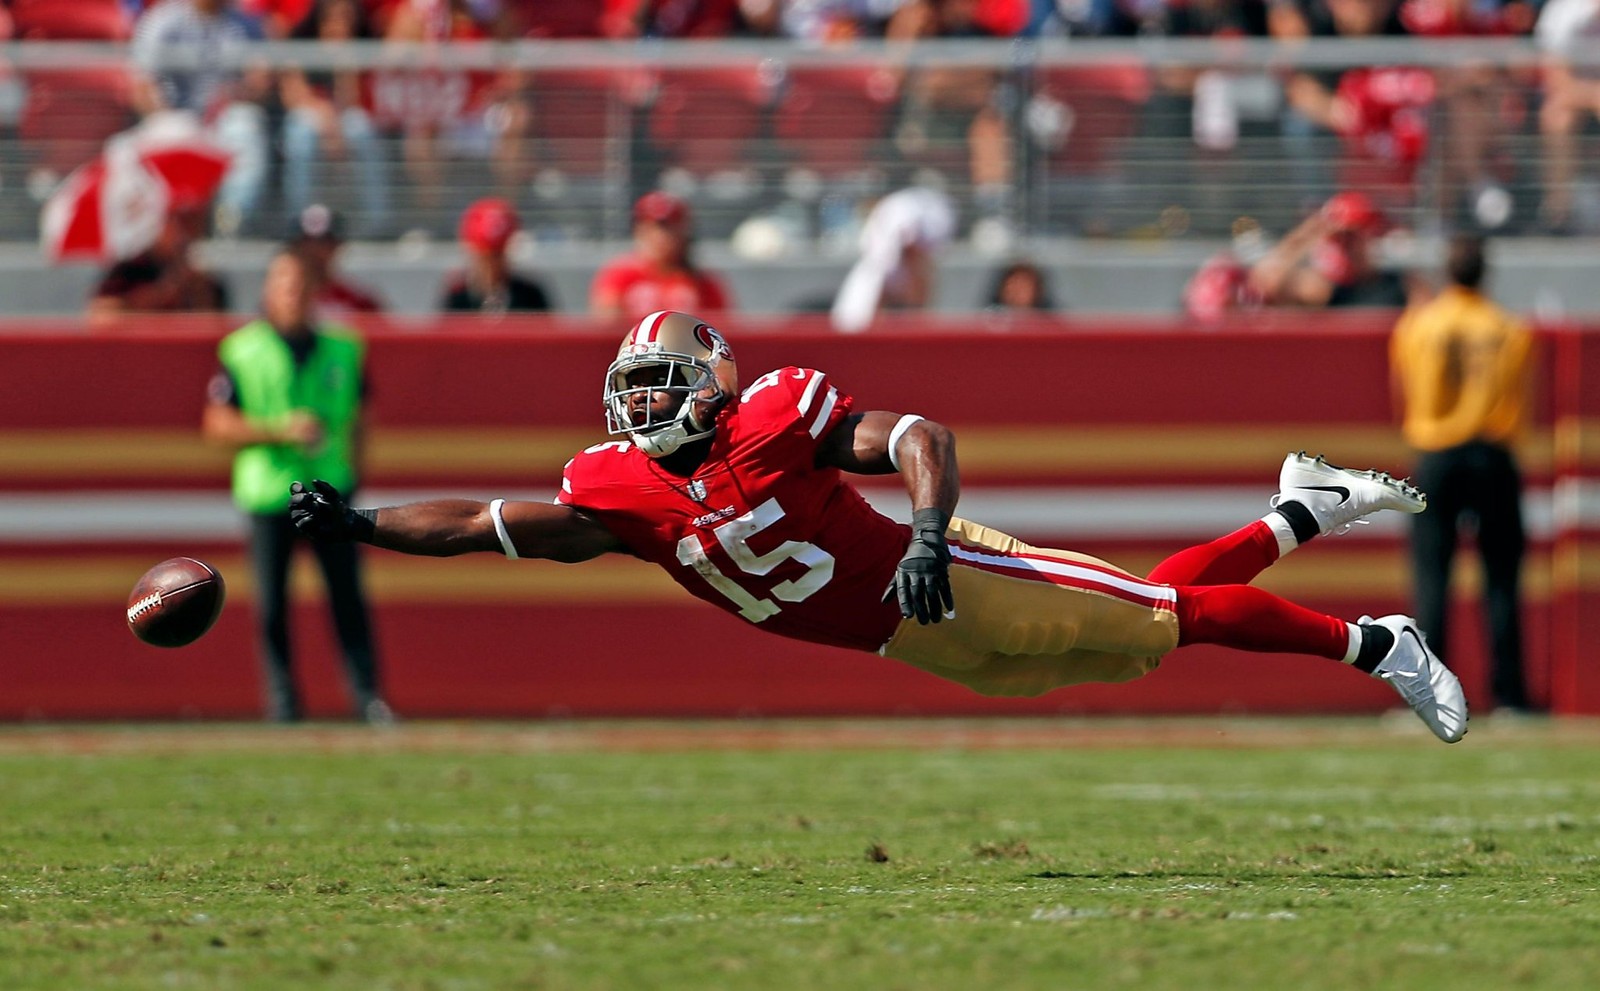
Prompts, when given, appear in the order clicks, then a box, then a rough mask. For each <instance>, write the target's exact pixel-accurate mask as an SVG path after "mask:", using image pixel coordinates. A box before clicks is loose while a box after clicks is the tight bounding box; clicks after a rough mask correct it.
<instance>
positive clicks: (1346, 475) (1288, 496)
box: [1268, 451, 1428, 536]
mask: <svg viewBox="0 0 1600 991" xmlns="http://www.w3.org/2000/svg"><path fill="white" fill-rule="evenodd" d="M1290 501H1293V502H1298V503H1299V504H1300V505H1302V506H1304V507H1306V508H1307V509H1309V510H1311V515H1312V516H1314V517H1316V520H1317V527H1318V529H1319V530H1320V531H1321V533H1322V535H1323V536H1327V535H1328V534H1330V533H1345V532H1347V531H1348V530H1349V529H1350V528H1351V527H1353V526H1355V525H1357V524H1362V523H1366V522H1367V521H1366V520H1364V519H1362V517H1364V516H1366V515H1367V514H1369V513H1375V512H1377V511H1378V510H1380V509H1393V510H1397V511H1399V512H1402V513H1420V512H1422V511H1423V510H1424V509H1427V508H1428V497H1427V496H1426V495H1425V494H1423V492H1422V490H1421V489H1418V488H1417V487H1416V486H1415V485H1412V484H1411V483H1409V482H1407V481H1406V480H1405V479H1401V478H1395V477H1394V476H1393V475H1390V474H1389V473H1388V472H1386V471H1371V470H1367V471H1356V470H1355V469H1353V468H1340V467H1339V466H1338V465H1331V464H1329V463H1328V462H1326V461H1324V460H1323V458H1322V455H1320V454H1319V455H1317V456H1316V457H1314V458H1313V457H1311V456H1309V455H1307V454H1306V452H1304V451H1299V452H1296V453H1294V454H1291V455H1289V456H1288V457H1286V458H1284V459H1283V469H1282V470H1281V471H1279V472H1278V494H1277V495H1275V496H1273V497H1272V498H1271V499H1270V500H1269V501H1268V504H1269V505H1271V506H1273V507H1276V506H1277V505H1278V504H1279V503H1283V502H1290Z"/></svg>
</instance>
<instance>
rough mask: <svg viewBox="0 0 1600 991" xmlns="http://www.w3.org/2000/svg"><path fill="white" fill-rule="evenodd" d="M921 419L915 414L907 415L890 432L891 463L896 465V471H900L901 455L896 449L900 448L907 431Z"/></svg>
mask: <svg viewBox="0 0 1600 991" xmlns="http://www.w3.org/2000/svg"><path fill="white" fill-rule="evenodd" d="M920 419H922V417H920V416H918V415H917V414H915V413H907V414H906V415H905V416H902V417H901V418H900V422H899V423H896V424H895V425H894V429H893V430H891V431H889V463H890V464H892V465H894V470H895V471H899V470H900V453H899V452H898V451H896V450H895V448H897V447H899V446H900V438H902V437H904V436H905V435H906V431H907V430H910V429H911V425H912V424H913V423H916V422H917V421H918V420H920Z"/></svg>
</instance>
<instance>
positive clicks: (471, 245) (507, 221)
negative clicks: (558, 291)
mask: <svg viewBox="0 0 1600 991" xmlns="http://www.w3.org/2000/svg"><path fill="white" fill-rule="evenodd" d="M521 227H522V222H521V221H520V220H519V219H518V218H517V211H516V210H514V209H513V208H512V206H511V204H510V203H507V202H506V201H505V200H501V199H485V200H479V201H477V202H476V203H474V204H472V205H471V206H469V207H467V209H466V212H465V213H463V214H462V215H461V226H460V229H459V231H458V236H459V237H460V239H461V246H462V248H463V249H464V250H465V251H466V254H467V267H466V270H465V271H462V272H458V273H456V274H455V275H453V276H452V277H451V279H450V281H449V283H447V284H446V286H445V291H444V298H443V299H442V300H441V301H440V304H439V308H440V309H442V310H444V311H445V312H447V313H491V314H501V313H542V312H544V311H546V310H549V309H552V306H551V303H550V297H549V296H548V295H547V294H546V293H545V291H544V287H543V286H541V285H539V283H537V282H534V281H533V280H532V279H525V278H523V277H522V276H520V275H518V274H516V273H515V272H513V271H511V264H510V262H509V261H508V260H507V258H506V245H507V244H508V243H510V241H511V236H512V235H513V234H515V233H516V232H517V231H518V230H519V229H520V228H521Z"/></svg>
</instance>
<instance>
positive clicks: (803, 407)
mask: <svg viewBox="0 0 1600 991" xmlns="http://www.w3.org/2000/svg"><path fill="white" fill-rule="evenodd" d="M824 378H827V376H825V375H823V374H822V373H821V372H816V371H814V372H812V373H811V381H809V382H807V383H806V391H804V392H802V393H800V402H799V403H797V404H796V408H797V409H799V410H800V418H801V419H802V420H803V419H805V416H806V414H807V413H809V412H811V403H812V401H813V400H815V399H816V398H817V389H818V388H819V387H820V386H821V385H822V380H823V379H824Z"/></svg>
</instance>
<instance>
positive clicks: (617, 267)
mask: <svg viewBox="0 0 1600 991" xmlns="http://www.w3.org/2000/svg"><path fill="white" fill-rule="evenodd" d="M589 295H590V298H591V299H603V298H604V299H609V298H615V299H617V300H619V301H620V302H621V303H622V315H623V316H625V317H627V318H628V319H629V320H642V319H644V318H645V317H646V316H649V315H650V314H652V313H655V312H657V311H659V310H681V311H682V312H684V313H717V312H720V311H722V310H726V309H728V307H729V302H728V290H727V289H726V288H725V287H724V286H723V285H722V283H721V282H720V281H719V280H718V279H717V278H716V276H714V275H711V274H710V273H708V272H698V271H697V272H693V273H685V272H658V271H656V270H655V269H654V268H652V267H651V266H650V265H649V263H647V262H645V261H644V260H643V259H641V258H638V257H636V256H634V255H624V256H623V257H621V258H617V259H614V260H612V261H610V262H607V263H606V264H605V265H604V266H603V267H602V268H601V269H600V271H598V272H596V273H595V276H594V284H593V286H591V288H590V291H589Z"/></svg>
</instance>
